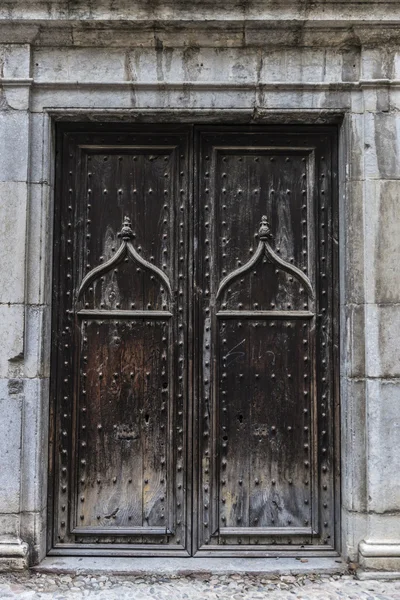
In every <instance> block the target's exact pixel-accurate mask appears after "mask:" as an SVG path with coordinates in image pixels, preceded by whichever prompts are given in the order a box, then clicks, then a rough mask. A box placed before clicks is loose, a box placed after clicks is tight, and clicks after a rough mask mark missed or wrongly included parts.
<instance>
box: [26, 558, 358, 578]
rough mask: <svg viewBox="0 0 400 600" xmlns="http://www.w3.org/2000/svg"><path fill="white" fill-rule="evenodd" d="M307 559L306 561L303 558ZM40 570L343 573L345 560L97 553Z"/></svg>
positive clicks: (50, 561)
mask: <svg viewBox="0 0 400 600" xmlns="http://www.w3.org/2000/svg"><path fill="white" fill-rule="evenodd" d="M305 560H307V562H304V561H305ZM33 570H34V571H35V572H40V573H54V574H61V573H91V574H94V573H101V574H107V575H130V576H135V575H136V576H138V575H139V576H140V575H142V576H143V575H169V576H173V577H184V576H188V575H196V574H198V575H206V574H226V575H233V574H237V573H243V574H244V573H248V574H252V575H263V576H267V577H268V576H279V575H305V574H307V573H309V574H320V575H322V574H327V575H334V574H343V573H345V572H346V571H347V565H346V563H345V562H344V561H343V560H342V559H340V558H338V557H336V558H334V557H333V558H332V557H326V558H325V557H323V558H318V557H310V558H308V559H304V558H303V559H296V558H281V557H279V558H208V557H201V558H195V557H194V558H186V557H185V558H168V557H165V556H163V557H158V558H153V557H151V558H147V557H140V558H139V557H138V558H127V557H94V556H84V557H83V556H65V557H59V556H48V557H46V558H45V559H44V560H43V561H42V562H41V563H40V564H39V565H37V566H36V567H33Z"/></svg>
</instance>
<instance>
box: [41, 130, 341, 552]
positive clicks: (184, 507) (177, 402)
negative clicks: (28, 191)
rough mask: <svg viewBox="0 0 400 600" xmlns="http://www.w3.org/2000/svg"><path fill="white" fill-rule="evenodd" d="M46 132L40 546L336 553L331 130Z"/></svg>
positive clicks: (333, 166) (335, 333)
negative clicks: (50, 233)
mask: <svg viewBox="0 0 400 600" xmlns="http://www.w3.org/2000/svg"><path fill="white" fill-rule="evenodd" d="M101 129H102V130H99V127H98V126H95V125H93V126H91V125H84V124H82V125H81V124H75V125H60V127H59V128H58V155H57V156H58V158H57V182H56V209H55V248H54V256H55V259H54V261H55V262H54V272H55V283H54V291H53V338H52V340H53V359H52V392H51V394H52V403H51V406H52V408H51V435H50V449H51V460H50V483H51V486H50V488H51V492H50V503H49V504H50V518H51V522H52V524H53V526H52V534H51V536H50V538H49V547H50V548H53V550H54V551H55V552H63V549H65V552H66V553H68V551H69V550H71V551H74V549H76V548H81V549H82V552H83V553H85V552H86V553H91V552H92V553H96V552H103V551H104V552H105V553H107V552H109V551H110V549H111V548H114V550H113V552H115V553H118V552H124V553H130V554H132V555H141V554H142V555H143V554H145V555H149V554H152V555H157V554H162V553H163V552H165V551H167V549H169V551H170V552H171V553H172V554H174V553H175V554H178V555H185V554H186V555H190V554H193V553H198V554H199V555H200V554H202V553H203V554H210V553H217V554H218V552H220V553H225V555H226V553H228V554H229V553H230V554H231V555H237V554H243V555H246V556H247V555H251V553H253V554H254V555H257V554H258V555H259V553H260V552H261V553H262V552H266V551H269V549H270V548H271V547H273V548H276V549H277V552H281V551H284V550H285V549H287V550H288V551H295V552H298V553H301V552H304V549H311V548H315V549H316V550H317V549H318V548H323V549H327V550H328V551H329V550H331V549H332V548H334V547H335V543H336V542H335V523H336V522H337V513H336V512H335V511H336V510H337V508H336V507H335V501H336V498H337V476H338V467H337V465H338V461H337V451H338V449H337V441H336V439H337V429H336V422H337V418H338V410H337V406H338V398H337V391H336V389H337V387H335V386H336V380H337V371H336V368H337V367H336V365H337V336H338V328H337V274H336V269H337V262H336V260H337V259H336V254H335V252H336V249H335V248H336V246H335V244H334V239H335V238H336V236H337V230H336V227H337V226H336V222H337V218H336V213H335V206H336V191H335V190H336V188H335V185H336V184H335V181H336V180H335V177H336V150H335V148H336V146H335V144H336V134H335V130H334V129H330V128H321V129H320V130H318V129H314V130H312V129H306V128H297V129H295V128H293V129H292V130H290V129H289V128H283V129H282V128H281V129H279V128H276V127H262V126H260V127H237V128H235V127H191V126H184V127H180V126H173V125H163V126H159V125H155V126H152V127H150V126H145V125H142V126H141V125H126V124H125V125H123V124H120V125H118V124H115V125H112V126H111V125H110V126H102V127H101Z"/></svg>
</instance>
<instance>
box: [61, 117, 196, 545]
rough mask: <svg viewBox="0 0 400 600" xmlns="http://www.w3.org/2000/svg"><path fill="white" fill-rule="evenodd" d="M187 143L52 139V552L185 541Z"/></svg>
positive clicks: (125, 135) (185, 133)
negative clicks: (55, 142)
mask: <svg viewBox="0 0 400 600" xmlns="http://www.w3.org/2000/svg"><path fill="white" fill-rule="evenodd" d="M90 129H91V130H90ZM118 129H119V131H118ZM190 135H191V129H190V128H187V127H186V128H179V127H172V126H171V127H169V126H164V127H162V128H161V129H160V128H158V127H157V128H156V130H155V131H154V132H151V131H149V128H146V127H140V126H136V127H134V128H132V127H123V128H121V127H118V126H117V127H115V128H114V127H113V128H110V129H109V130H108V131H107V132H99V130H98V128H96V127H92V128H90V127H88V128H82V127H81V126H79V125H76V126H72V127H69V126H64V125H63V126H61V127H60V130H59V140H60V141H59V147H60V149H61V150H62V157H63V158H62V159H61V161H60V164H59V169H58V179H57V182H58V183H57V186H58V188H57V198H58V200H57V207H56V214H55V222H56V228H58V236H57V235H56V240H57V241H56V252H55V273H56V277H57V282H56V284H55V288H54V306H55V309H54V319H53V343H54V352H53V356H54V361H53V373H52V390H53V391H52V394H53V402H54V419H55V429H54V434H53V436H54V438H52V443H53V445H54V467H53V485H54V490H55V491H54V499H55V501H54V513H53V514H54V537H53V540H52V545H53V546H55V547H58V546H62V545H74V544H77V545H81V546H82V547H83V548H85V547H90V545H91V544H93V543H95V544H99V545H106V546H107V545H108V544H118V545H121V546H123V545H126V544H131V545H132V547H135V548H140V547H142V546H143V547H144V546H149V547H150V548H151V549H152V551H153V552H157V549H158V548H159V549H160V550H161V549H162V548H163V546H168V545H169V546H171V548H173V549H177V548H184V547H185V546H186V545H187V540H186V536H185V531H186V523H185V518H186V513H185V508H183V509H182V507H185V505H186V488H185V486H183V485H182V476H185V477H186V468H187V459H188V457H187V455H186V454H184V453H183V452H182V446H183V439H185V438H186V436H187V421H186V410H187V408H186V406H187V380H186V372H185V373H183V371H185V369H186V367H185V360H186V356H187V352H188V351H187V347H186V342H187V336H186V327H187V316H186V305H187V278H186V273H187V271H188V258H189V255H190V252H189V249H188V248H189V247H188V241H189V240H188V224H189V218H190V202H189V197H190V188H189V184H188V182H189V180H190V178H189V175H188V165H189V152H190V148H189V147H188V141H189V138H190ZM183 205H184V206H183ZM183 274H185V276H184V277H183ZM178 348H179V350H178ZM182 357H185V358H184V359H183V358H182ZM53 439H54V442H53ZM178 513H179V517H178ZM139 554H140V550H139Z"/></svg>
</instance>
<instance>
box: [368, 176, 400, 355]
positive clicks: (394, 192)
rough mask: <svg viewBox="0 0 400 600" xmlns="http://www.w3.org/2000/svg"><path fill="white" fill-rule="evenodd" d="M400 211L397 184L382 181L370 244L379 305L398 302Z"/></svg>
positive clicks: (399, 280)
mask: <svg viewBox="0 0 400 600" xmlns="http://www.w3.org/2000/svg"><path fill="white" fill-rule="evenodd" d="M399 207H400V181H382V182H381V183H380V185H379V198H378V206H377V207H376V211H377V212H376V220H377V225H376V229H375V239H374V240H371V242H372V244H371V245H373V248H374V262H375V267H376V280H375V301H376V302H379V303H385V304H387V303H399V302H400V277H399V257H400V231H399ZM398 350H400V349H398Z"/></svg>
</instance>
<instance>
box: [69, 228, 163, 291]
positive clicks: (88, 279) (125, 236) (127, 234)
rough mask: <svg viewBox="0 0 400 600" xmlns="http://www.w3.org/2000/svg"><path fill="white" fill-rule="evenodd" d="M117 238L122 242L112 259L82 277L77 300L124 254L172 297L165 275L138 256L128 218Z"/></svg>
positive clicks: (118, 261)
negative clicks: (162, 285)
mask: <svg viewBox="0 0 400 600" xmlns="http://www.w3.org/2000/svg"><path fill="white" fill-rule="evenodd" d="M119 236H120V237H121V238H122V242H121V245H120V247H119V248H118V250H117V252H116V253H115V254H114V256H113V257H112V258H110V259H109V260H107V261H106V262H105V263H103V264H101V265H99V266H97V267H94V269H92V270H91V271H89V273H88V274H87V275H86V276H85V277H84V279H83V280H82V283H81V285H80V287H79V290H78V300H79V299H80V297H81V296H82V294H83V292H84V291H85V289H86V288H87V286H88V285H89V284H90V283H92V281H94V280H95V279H97V278H98V277H99V276H100V275H101V274H102V273H105V272H106V271H109V270H110V269H111V268H112V267H113V266H114V265H117V264H118V263H120V262H121V261H122V260H123V259H124V257H125V255H126V254H129V255H130V256H131V257H132V258H133V260H134V261H135V262H137V263H138V264H139V265H141V266H142V267H143V268H144V269H148V270H149V271H152V272H153V273H154V274H155V275H156V276H157V277H158V278H159V279H161V281H162V282H163V284H164V285H165V287H166V288H167V290H168V292H169V294H170V296H172V289H171V284H170V281H169V279H168V277H167V276H166V274H165V273H163V272H162V271H161V269H159V268H158V267H156V266H155V265H152V264H151V263H150V262H148V261H147V260H145V259H144V258H143V257H142V256H140V254H139V253H138V252H137V251H136V250H135V248H134V246H133V244H132V242H131V240H132V239H133V231H132V228H131V221H130V219H129V218H128V217H125V218H124V220H123V223H122V229H121V231H120V233H119Z"/></svg>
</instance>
